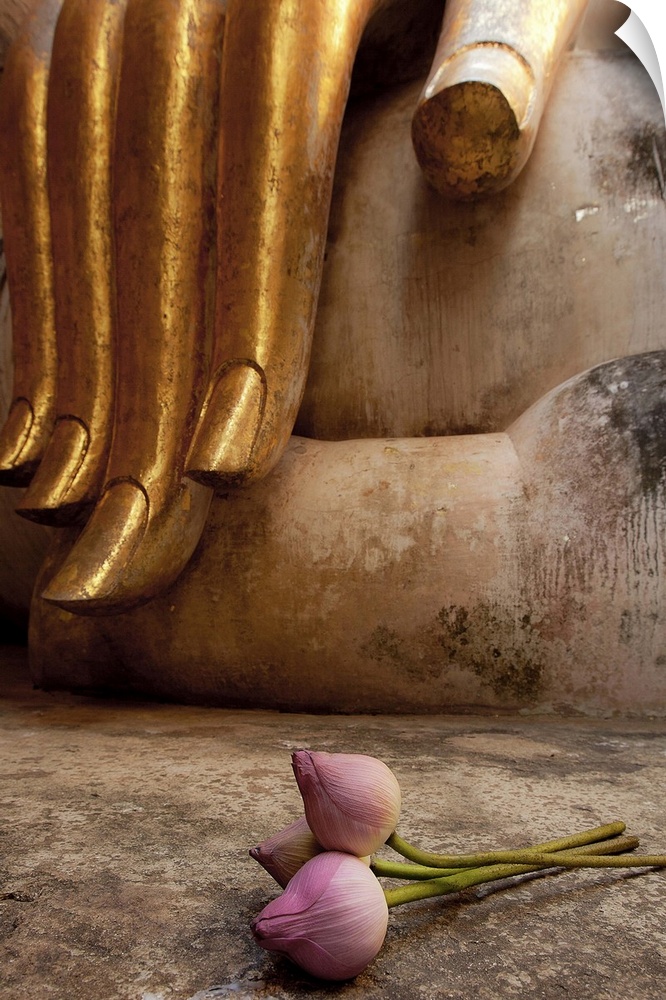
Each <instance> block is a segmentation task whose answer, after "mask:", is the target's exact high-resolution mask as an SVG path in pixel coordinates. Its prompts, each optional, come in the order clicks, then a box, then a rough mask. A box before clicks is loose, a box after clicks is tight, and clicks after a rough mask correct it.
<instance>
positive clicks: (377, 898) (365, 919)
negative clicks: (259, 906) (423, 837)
mask: <svg viewBox="0 0 666 1000" xmlns="http://www.w3.org/2000/svg"><path fill="white" fill-rule="evenodd" d="M292 766H293V769H294V775H295V777H296V781H297V783H298V787H299V789H300V792H301V795H302V797H303V805H304V808H305V816H304V817H301V818H300V819H298V820H296V822H295V823H292V824H291V825H290V826H288V827H287V828H286V829H285V830H282V831H281V832H280V833H278V834H275V836H273V837H271V838H270V839H269V840H266V841H264V843H263V844H259V845H258V846H257V847H254V848H253V849H252V850H251V851H250V854H251V856H252V857H253V858H255V860H257V861H258V862H259V863H260V864H262V865H263V866H264V868H265V869H266V870H267V871H268V872H269V873H270V874H271V875H272V876H273V877H274V878H275V880H276V881H277V882H278V883H279V884H280V885H281V886H282V887H283V888H285V887H286V888H285V892H284V893H283V894H282V896H280V897H279V898H278V899H275V900H273V902H271V903H269V904H268V906H267V907H265V909H264V910H263V911H262V912H261V913H260V914H259V916H258V917H257V918H256V919H255V920H254V921H253V923H252V932H253V934H254V936H255V939H256V940H257V942H258V943H259V944H260V945H261V946H262V948H266V949H267V950H268V951H277V952H280V953H282V954H285V955H288V956H289V957H290V958H291V959H292V960H293V961H295V962H296V963H297V964H298V965H300V966H301V967H302V968H303V969H305V970H306V971H307V972H310V973H312V974H313V975H315V976H319V977H320V978H324V979H349V978H351V977H352V976H355V975H357V974H358V973H359V972H361V971H362V970H363V969H364V968H365V967H366V965H368V963H369V962H370V961H371V960H372V959H373V958H374V957H375V955H376V954H377V952H378V951H379V949H380V948H381V946H382V944H383V941H384V937H385V935H386V927H387V924H388V905H387V902H386V897H385V895H384V891H383V889H382V888H381V886H380V884H379V882H378V881H377V878H376V877H375V875H374V874H373V873H372V872H371V871H370V869H369V867H368V864H367V861H366V862H364V861H362V860H361V858H363V857H366V858H367V856H368V855H370V854H373V853H374V852H375V851H376V850H377V849H378V848H379V847H381V845H382V844H383V843H384V842H385V840H386V838H387V837H388V836H389V835H390V834H391V833H392V832H393V831H394V830H395V827H396V824H397V822H398V816H399V815H400V804H401V795H400V786H399V784H398V782H397V779H396V777H395V775H394V774H393V772H392V771H391V770H390V769H389V768H388V767H387V766H386V764H384V763H383V761H380V760H377V759H376V758H374V757H367V756H365V755H362V754H328V753H316V752H311V751H309V750H298V751H297V752H296V753H294V754H293V756H292Z"/></svg>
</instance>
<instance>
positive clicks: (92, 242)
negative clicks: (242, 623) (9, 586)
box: [0, 0, 570, 614]
mask: <svg viewBox="0 0 666 1000" xmlns="http://www.w3.org/2000/svg"><path fill="white" fill-rule="evenodd" d="M384 6H388V7H390V2H387V0H321V2H316V3H315V2H313V0H229V3H228V4H225V3H224V2H223V0H181V2H180V3H179V4H174V3H172V2H169V0H116V2H112V0H64V3H63V2H62V0H38V2H37V3H35V4H34V5H33V13H32V17H31V19H30V20H29V22H28V30H27V32H26V34H25V35H24V41H23V42H22V43H20V44H19V46H17V47H16V49H15V53H19V55H14V56H13V62H10V63H9V64H8V68H7V70H6V71H5V78H6V79H5V81H4V83H3V91H4V96H3V108H4V109H5V110H4V113H3V120H2V126H1V127H2V128H3V129H4V130H5V135H6V136H7V138H8V139H10V140H12V141H11V142H5V144H4V149H5V150H6V151H12V150H15V152H8V153H6V154H5V161H4V163H3V164H2V169H0V176H1V177H2V178H4V181H2V184H3V191H2V196H3V202H4V203H5V204H6V205H7V206H9V205H11V206H12V208H11V210H10V211H9V213H7V212H6V213H5V236H6V243H7V251H8V257H9V258H10V260H11V258H12V256H13V259H14V260H15V261H19V262H21V261H22V263H19V265H18V266H15V268H14V277H13V278H12V274H11V273H10V282H11V283H12V303H13V309H14V335H15V344H17V345H19V347H20V349H17V350H16V351H15V353H16V358H17V383H16V385H17V388H15V397H16V402H15V404H14V408H13V410H12V413H11V414H10V419H9V422H8V424H7V426H6V428H5V432H4V438H3V443H4V461H3V462H2V467H4V469H5V481H6V482H7V481H13V482H16V483H18V482H25V481H26V479H28V478H29V477H30V476H32V475H33V473H34V470H35V468H36V467H37V464H38V462H39V456H40V455H41V453H42V451H43V452H44V454H43V458H42V461H41V465H40V466H39V468H38V471H37V473H36V475H35V476H34V478H33V480H32V484H31V486H30V488H29V490H28V492H27V494H26V496H25V497H24V498H23V501H22V503H21V505H20V508H19V509H20V511H21V512H22V513H23V514H25V515H26V516H28V517H31V518H33V519H35V520H42V521H47V522H50V523H59V524H62V523H66V522H68V521H81V520H84V519H85V518H86V517H87V516H88V514H89V511H90V509H91V507H93V506H94V510H93V512H92V515H91V516H90V519H89V520H88V521H87V524H86V526H85V528H84V529H83V532H82V534H81V535H80V537H79V538H78V541H77V542H76V544H75V545H74V547H73V549H72V550H71V552H70V554H69V556H68V558H67V560H66V561H65V563H64V565H63V566H62V568H61V570H60V571H59V573H58V575H57V576H56V577H55V579H54V580H52V581H51V583H50V585H49V588H48V590H47V592H46V594H45V596H46V597H47V598H48V599H49V600H52V601H54V602H56V603H58V604H60V605H62V606H64V607H66V608H68V609H69V610H74V611H79V612H82V613H102V614H106V613H112V612H116V611H124V610H127V609H128V608H130V607H132V606H134V605H135V604H137V603H141V602H143V601H145V600H147V599H149V598H150V597H152V596H153V595H154V594H156V593H157V592H159V591H161V590H163V589H164V588H165V587H167V586H168V585H169V584H170V583H171V582H173V580H174V579H175V578H176V577H177V576H178V574H179V573H180V571H181V570H182V568H183V567H184V566H185V564H186V563H187V561H188V560H189V558H190V556H191V554H192V552H193V550H194V548H195V546H196V544H197V541H198V538H199V535H200V533H201V530H202V528H203V524H204V522H205V519H206V515H207V511H208V506H209V503H210V498H211V495H212V488H213V487H228V486H235V485H238V484H242V483H245V482H248V481H250V480H252V479H256V478H258V477H260V476H263V475H265V474H266V473H267V472H268V471H269V469H270V468H272V466H273V465H274V464H275V463H276V462H277V461H278V459H279V458H280V455H281V454H282V451H283V449H284V447H285V445H286V443H287V440H288V438H289V435H290V433H291V429H292V426H293V423H294V420H295V417H296V413H297V410H298V407H299V404H300V400H301V396H302V391H303V386H304V382H305V377H306V374H307V367H308V359H309V353H310V344H311V339H312V330H313V325H314V318H315V311H316V304H317V296H318V290H319V283H320V279H321V272H322V264H323V252H324V244H325V236H326V224H327V216H328V208H329V202H330V195H331V186H332V180H333V169H334V161H335V155H336V149H337V141H338V135H339V130H340V124H341V120H342V115H343V111H344V106H345V102H346V97H347V91H348V87H349V80H350V75H351V70H352V66H353V62H354V58H355V53H356V48H357V46H358V44H359V40H360V38H361V35H362V33H363V30H364V27H365V25H366V23H367V21H368V19H369V18H370V17H371V16H372V15H373V14H374V13H376V12H380V13H381V10H382V8H383V7H384ZM487 6H488V5H487V4H484V5H483V8H484V10H485V8H487ZM61 7H62V12H61V13H60V17H59V18H58V13H59V11H60V8H61ZM225 8H226V24H225V17H224V14H225ZM468 8H469V10H468ZM479 9H480V8H479ZM498 9H499V5H498ZM525 10H526V13H525V12H524V16H523V21H524V23H522V22H521V24H522V29H521V30H523V29H524V31H525V35H526V37H527V38H528V39H531V38H532V35H531V34H530V30H531V29H532V28H533V27H534V24H535V22H536V21H538V19H539V18H540V17H541V18H543V12H542V9H541V8H540V7H539V5H538V4H537V5H527V8H525ZM467 15H469V16H467ZM56 21H57V27H56ZM565 21H566V19H564V20H562V21H561V23H560V27H559V28H558V30H557V31H556V32H555V34H554V36H553V37H551V36H549V39H548V40H547V44H545V43H544V44H545V47H546V49H547V52H546V54H545V55H543V52H542V50H541V49H539V46H538V45H537V46H536V51H537V53H539V52H541V53H542V55H543V58H544V62H545V63H548V59H550V55H549V54H548V53H550V51H551V50H550V49H549V48H548V46H549V45H551V43H552V45H551V47H552V48H553V51H555V50H556V49H557V46H558V45H559V46H560V48H561V44H560V42H561V39H562V37H563V36H564V34H566V31H568V30H569V28H570V25H569V22H568V21H566V23H565ZM558 23H559V22H558ZM470 24H471V25H472V27H476V28H477V29H478V30H477V32H476V35H474V39H475V40H478V39H479V38H480V39H481V41H482V42H484V44H482V45H481V46H480V47H479V46H477V47H476V49H474V51H476V50H477V49H478V51H479V52H481V54H482V55H484V56H485V55H486V54H487V46H486V47H485V48H484V45H485V41H484V40H486V35H484V34H483V31H481V29H482V28H483V27H484V22H483V18H482V17H481V15H480V13H479V10H477V8H476V5H475V4H474V3H471V4H467V3H461V2H460V0H458V2H453V3H452V2H451V0H449V3H448V5H447V19H446V20H445V24H444V29H443V36H442V38H443V40H446V46H448V48H445V49H442V48H441V46H440V53H441V52H444V53H445V55H444V58H445V59H447V58H448V55H449V54H450V51H451V50H452V47H453V48H455V47H456V46H457V45H459V44H462V45H464V46H469V45H470V44H471V42H470V40H469V39H470V38H472V36H473V34H474V33H473V32H472V34H469V32H470V31H471V30H472V29H471V28H470V27H469V25H470ZM451 25H453V27H451ZM461 26H462V27H461ZM465 26H467V27H465ZM463 27H465V30H464V31H463ZM519 27H520V25H519ZM54 29H55V35H54V37H53V33H54ZM565 29H566V31H565ZM465 31H467V32H468V33H467V34H465ZM479 31H480V32H481V34H479ZM563 33H564V34H563ZM468 35H469V37H468ZM551 35H552V33H551ZM51 37H53V56H52V61H51V78H50V83H49V97H48V108H47V106H46V100H45V83H46V78H47V76H48V64H49V50H50V38H51ZM553 38H554V41H553ZM466 51H469V52H472V49H469V50H467V49H466ZM530 51H531V50H530ZM528 55H529V52H528ZM525 58H526V57H525ZM220 59H221V72H220V67H219V62H220ZM465 59H466V61H465V60H463V62H465V65H466V66H467V71H468V76H467V77H466V80H467V81H469V79H470V77H469V73H471V72H472V70H473V69H474V60H472V59H471V57H467V56H466V57H465ZM449 61H450V60H449ZM454 62H455V63H456V65H458V63H459V61H456V60H455V59H454ZM436 63H437V66H439V61H436ZM551 64H552V59H551V62H550V63H548V65H549V66H550V65H551ZM502 65H503V64H502ZM511 65H513V64H512V63H511ZM470 66H471V67H472V70H470ZM36 68H37V69H39V71H40V72H39V74H38V73H36V72H35V69H36ZM496 68H497V67H496ZM502 72H503V70H502V66H500V67H499V68H497V74H496V76H497V79H496V80H495V82H494V84H493V86H495V85H496V86H497V88H499V87H501V86H504V85H505V84H506V86H505V89H506V88H507V87H508V89H509V90H510V89H511V86H512V82H513V77H512V76H511V74H510V73H509V74H508V75H506V74H505V77H502ZM539 72H540V71H535V72H534V73H533V74H532V76H533V79H532V77H530V85H531V86H532V84H533V85H534V87H535V88H536V91H535V92H536V93H537V95H538V92H539V88H542V90H543V86H545V83H544V80H545V79H546V78H545V77H544V75H543V74H541V76H539ZM542 77H543V79H542ZM33 78H34V79H36V80H40V81H41V87H42V89H41V90H40V91H39V92H38V93H33V91H32V90H31V89H30V88H28V86H27V82H28V80H32V79H33ZM438 79H439V80H440V83H441V82H442V80H443V81H444V84H445V86H446V79H445V78H444V77H443V76H442V74H441V73H440V76H439V77H438ZM472 79H473V74H472ZM484 80H485V78H484ZM220 81H221V83H220ZM449 82H450V81H449ZM546 82H547V81H546ZM484 85H485V83H484ZM457 86H458V78H456V80H455V81H453V86H452V88H451V89H452V90H456V87H457ZM465 88H467V89H469V88H468V83H465ZM442 92H444V91H442ZM438 93H439V91H438ZM456 93H457V91H456ZM465 93H467V90H465ZM511 94H513V91H511ZM511 94H510V95H509V96H511ZM7 95H9V97H8V96H7ZM19 97H21V98H22V99H23V100H24V103H25V111H24V112H21V115H20V116H17V115H16V113H15V107H16V105H15V104H14V103H13V101H14V98H16V99H18V98H19ZM116 101H117V113H116V110H115V109H116ZM218 106H219V114H218ZM10 107H11V111H10V110H8V109H9V108H10ZM35 110H37V111H38V112H39V113H38V114H37V115H35ZM419 114H420V112H419ZM31 115H32V118H31ZM418 121H419V116H418V114H417V119H416V122H417V123H418ZM442 121H443V124H442V126H441V127H442V129H443V132H444V134H445V135H447V136H448V134H449V133H447V131H446V128H447V127H448V126H447V125H446V121H447V120H446V118H444V119H442ZM27 122H29V123H30V125H29V128H27V129H26V128H25V124H26V123H27ZM474 124H475V126H478V120H475V123H474ZM491 124H492V123H491ZM415 129H416V126H415ZM24 133H25V134H27V135H28V136H29V137H30V142H26V144H25V148H23V147H22V146H21V145H20V143H19V144H18V146H17V144H16V142H13V140H15V139H16V138H17V137H18V136H20V135H23V134H24ZM417 134H418V132H417V130H416V131H415V135H417ZM218 139H219V142H218ZM448 141H449V140H448V139H447V143H448ZM417 148H418V143H417ZM16 150H17V151H16ZM437 155H439V154H437ZM442 155H444V154H442ZM46 160H48V194H49V197H50V209H49V204H48V202H47V200H46V195H45V192H46V182H45V172H44V165H45V162H46ZM447 169H448V168H447ZM216 172H217V182H216V179H215V178H216ZM431 179H432V178H431ZM501 179H502V180H504V179H505V178H504V177H502V178H501ZM398 181H399V179H397V182H398ZM216 183H217V192H216V190H215V185H216ZM12 185H13V186H12ZM453 187H454V188H455V185H453ZM463 193H464V194H468V193H471V192H467V191H464V192H463ZM215 204H216V205H217V227H216V230H217V236H216V237H215V225H214V223H215V209H214V206H215ZM12 212H13V215H14V216H15V223H14V226H13V228H12V221H11V214H12ZM31 213H32V215H31ZM33 216H34V218H35V219H36V223H37V224H36V225H35V226H33V227H32V228H31V229H30V232H27V227H25V225H22V224H21V222H22V219H24V218H25V217H28V218H32V217H33ZM51 230H52V232H53V264H51V262H50V255H49V252H48V247H49V242H50V239H51ZM215 243H216V248H217V249H216V253H215V250H214V247H215ZM21 255H23V256H21ZM37 264H39V265H40V266H39V267H38V266H37ZM10 271H11V269H10ZM19 273H20V275H22V276H25V275H27V276H28V281H29V283H28V285H21V278H19V277H17V276H16V275H18V274H19ZM53 274H55V281H54V279H53ZM30 283H32V284H30ZM35 289H36V291H35ZM37 293H38V294H37ZM49 296H50V298H49ZM35 303H37V304H39V311H38V313H37V315H36V316H32V315H31V314H29V312H28V310H27V306H28V305H29V304H33V305H34V304H35ZM22 308H23V310H24V313H25V315H24V316H22V315H21V310H22ZM54 316H55V329H57V349H56V345H55V340H56V338H54V319H53V317H54ZM21 345H22V346H21ZM21 351H23V354H22V353H21ZM56 356H57V358H58V365H59V367H58V373H57V376H56V368H55V358H56ZM21 380H23V383H22V382H21ZM54 419H55V423H54ZM26 427H27V430H26ZM47 442H48V443H47ZM44 448H45V451H44Z"/></svg>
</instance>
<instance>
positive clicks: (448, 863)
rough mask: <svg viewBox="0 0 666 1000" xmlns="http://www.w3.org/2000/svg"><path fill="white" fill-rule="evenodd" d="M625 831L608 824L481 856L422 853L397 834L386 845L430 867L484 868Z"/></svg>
mask: <svg viewBox="0 0 666 1000" xmlns="http://www.w3.org/2000/svg"><path fill="white" fill-rule="evenodd" d="M625 830H626V824H625V823H621V822H616V823H607V824H605V825H604V826H596V827H594V828H593V829H592V830H583V832H582V833H576V834H574V835H573V836H571V837H561V838H560V839H559V840H549V841H547V842H546V843H545V844H536V845H535V846H534V847H529V848H522V849H521V850H518V851H486V852H484V853H480V854H433V853H431V852H430V851H422V850H421V849H420V848H418V847H413V846H412V844H409V843H408V842H407V841H406V840H403V839H402V837H399V836H398V834H397V833H395V832H394V833H392V834H391V836H390V837H389V838H388V840H387V841H386V843H387V846H388V847H391V848H393V850H394V851H395V852H396V853H397V854H401V855H402V856H403V858H407V860H408V861H413V862H415V863H416V864H418V865H424V866H425V867H427V868H479V867H480V866H481V865H494V864H498V863H502V864H503V863H512V862H513V863H515V864H523V863H528V862H525V861H524V856H525V852H526V851H531V852H532V853H534V852H535V851H542V852H548V853H551V852H554V851H566V850H570V849H571V848H575V847H581V846H582V845H584V844H593V843H596V842H597V841H599V840H606V839H608V838H609V837H615V836H617V835H618V834H621V833H624V831H625Z"/></svg>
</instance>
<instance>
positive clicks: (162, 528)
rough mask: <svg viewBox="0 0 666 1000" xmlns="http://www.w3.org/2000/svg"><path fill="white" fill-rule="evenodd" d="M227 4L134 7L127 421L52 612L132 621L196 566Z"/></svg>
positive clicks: (120, 357)
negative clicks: (195, 450)
mask: <svg viewBox="0 0 666 1000" xmlns="http://www.w3.org/2000/svg"><path fill="white" fill-rule="evenodd" d="M223 14H224V4H222V3H221V2H220V0H181V2H179V3H173V2H171V0H129V4H128V7H127V12H126V16H125V31H124V44H123V55H122V69H121V80H120V89H119V96H118V117H117V133H116V145H115V155H114V215H115V237H116V276H117V300H118V332H117V340H118V348H117V351H118V353H117V364H118V381H117V396H116V417H115V425H114V433H113V441H112V444H111V453H110V457H109V464H108V470H107V481H106V485H105V488H104V492H103V495H102V498H101V500H100V502H99V503H98V505H97V507H96V508H95V510H94V512H93V514H92V516H91V518H90V520H89V521H88V523H87V525H86V527H85V528H84V530H83V532H82V534H81V535H80V537H79V539H78V541H77V543H76V544H75V546H74V548H73V549H72V551H71V552H70V554H69V556H68V558H67V560H66V561H65V563H64V565H63V566H62V568H61V569H60V571H59V573H58V574H57V575H56V577H55V578H54V579H53V580H52V581H51V582H50V584H49V586H48V588H47V591H46V593H45V594H44V596H45V598H46V599H47V600H50V601H53V602H55V603H57V604H60V605H61V606H63V607H65V608H67V609H69V610H70V611H76V612H80V613H82V614H95V613H101V614H108V613H113V612H119V611H125V610H127V609H129V608H131V607H133V606H135V605H137V604H140V603H142V602H143V601H145V600H148V599H149V598H150V597H152V596H153V595H154V594H155V593H157V592H159V591H161V590H163V589H165V587H167V586H169V584H170V583H172V582H173V580H174V579H175V578H176V577H177V576H178V574H179V573H180V572H181V570H182V569H183V567H184V566H185V564H186V563H187V561H188V559H189V558H190V556H191V554H192V552H193V550H194V548H195V546H196V544H197V542H198V540H199V537H200V534H201V531H202V529H203V525H204V523H205V519H206V515H207V513H208V507H209V504H210V499H211V490H210V489H208V488H206V487H204V486H201V485H200V484H198V483H193V482H192V481H191V480H189V479H183V466H184V458H185V453H186V450H187V445H188V442H189V440H190V438H191V435H192V432H193V427H194V421H195V419H196V416H197V413H198V411H199V407H200V393H201V392H202V389H201V387H202V386H204V385H205V382H206V376H207V371H208V368H207V363H208V352H209V338H210V327H211V321H212V300H213V288H214V273H213V251H214V198H215V162H216V137H217V107H218V89H219V55H220V51H221V45H222V32H223V25H224V17H223Z"/></svg>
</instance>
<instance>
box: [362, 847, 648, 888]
mask: <svg viewBox="0 0 666 1000" xmlns="http://www.w3.org/2000/svg"><path fill="white" fill-rule="evenodd" d="M638 843H639V841H638V837H614V838H613V839H612V840H603V841H600V842H599V843H593V844H585V845H581V846H580V847H574V848H571V850H570V852H569V853H571V854H581V853H582V854H586V855H587V856H588V857H589V856H591V855H604V854H620V853H624V852H626V851H633V850H634V848H636V847H638ZM537 850H538V848H536V847H530V848H526V851H529V852H535V851H537ZM540 850H541V851H543V848H541V849H540ZM557 864H559V862H555V861H552V862H551V864H550V866H549V867H551V868H552V867H554V866H556V865H557ZM370 867H371V869H372V871H373V872H374V873H375V875H376V876H377V878H399V879H411V880H412V881H425V880H426V879H431V878H443V877H445V876H447V875H458V874H459V873H460V872H461V871H464V870H465V869H461V868H428V867H426V866H425V865H412V864H404V863H402V862H400V861H386V860H385V859H384V858H374V859H373V861H372V864H371V865H370ZM470 867H472V866H470Z"/></svg>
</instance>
